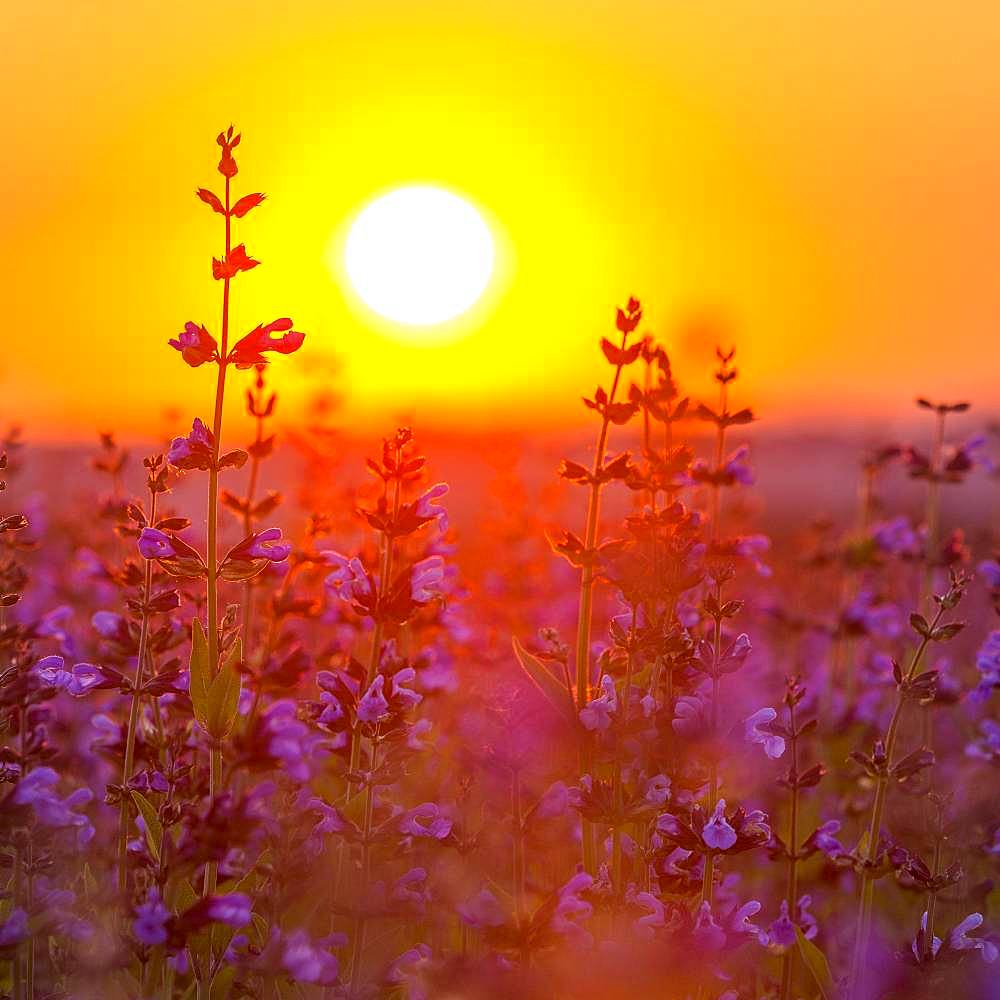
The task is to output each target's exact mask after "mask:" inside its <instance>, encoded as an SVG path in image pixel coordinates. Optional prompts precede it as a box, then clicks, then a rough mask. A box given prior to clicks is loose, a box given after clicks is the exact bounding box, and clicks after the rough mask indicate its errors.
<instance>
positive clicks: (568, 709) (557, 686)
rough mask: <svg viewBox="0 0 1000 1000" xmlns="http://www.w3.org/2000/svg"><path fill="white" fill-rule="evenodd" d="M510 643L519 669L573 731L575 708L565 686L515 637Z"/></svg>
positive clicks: (574, 726) (575, 720) (575, 721)
mask: <svg viewBox="0 0 1000 1000" xmlns="http://www.w3.org/2000/svg"><path fill="white" fill-rule="evenodd" d="M512 642H513V644H514V655H515V656H516V657H517V660H518V663H520V664H521V668H522V669H523V670H524V672H525V673H526V674H527V675H528V677H530V678H531V680H532V681H534V683H535V686H536V687H537V688H538V690H539V691H541V692H542V694H543V695H545V698H546V700H547V701H548V702H549V704H551V705H552V707H553V708H554V709H555V710H556V711H557V712H558V713H559V714H560V715H561V716H562V717H563V719H564V720H565V721H566V722H568V723H569V724H570V726H572V727H573V728H574V729H575V728H576V726H577V724H578V720H577V716H576V706H575V705H574V704H573V697H572V695H571V694H570V693H569V691H568V690H567V688H566V685H565V684H563V682H562V681H560V680H559V679H558V678H557V677H556V676H555V674H553V673H552V671H551V670H549V668H548V667H547V666H545V664H544V663H543V662H542V661H541V660H540V659H538V657H537V656H533V655H532V654H531V653H529V652H528V651H527V650H526V649H525V648H524V646H522V645H521V643H520V642H519V641H518V639H517V636H514V638H513V640H512Z"/></svg>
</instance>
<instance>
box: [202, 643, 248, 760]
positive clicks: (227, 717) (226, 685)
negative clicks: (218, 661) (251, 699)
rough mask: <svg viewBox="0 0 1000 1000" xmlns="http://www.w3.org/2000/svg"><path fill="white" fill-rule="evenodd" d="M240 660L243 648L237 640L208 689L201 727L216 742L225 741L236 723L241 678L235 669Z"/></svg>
mask: <svg viewBox="0 0 1000 1000" xmlns="http://www.w3.org/2000/svg"><path fill="white" fill-rule="evenodd" d="M242 658H243V647H242V644H241V643H240V640H239V639H237V640H236V642H234V643H233V647H232V649H230V650H229V655H228V656H226V659H225V660H224V661H223V664H222V667H221V668H220V670H219V672H218V673H217V674H216V675H215V678H214V680H213V681H212V683H211V685H210V686H209V689H208V695H207V698H206V706H205V722H204V724H203V725H204V727H205V729H206V730H207V731H208V733H209V735H210V736H213V737H214V738H215V739H217V740H221V739H225V738H226V737H227V736H228V735H229V734H230V732H232V728H233V725H234V724H235V722H236V715H237V711H238V709H239V702H240V690H241V688H242V687H243V676H242V674H240V672H239V670H238V669H237V667H238V666H239V664H240V660H241V659H242Z"/></svg>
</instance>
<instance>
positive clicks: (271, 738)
mask: <svg viewBox="0 0 1000 1000" xmlns="http://www.w3.org/2000/svg"><path fill="white" fill-rule="evenodd" d="M296 713H297V709H296V706H295V702H293V701H291V700H288V699H282V700H280V701H276V702H274V704H273V705H271V706H270V707H269V708H268V709H267V711H266V712H265V713H264V715H263V717H262V719H261V724H262V728H263V731H264V734H265V736H266V740H267V752H268V753H269V754H270V755H271V756H272V757H274V758H275V759H276V760H280V761H281V762H282V763H283V764H284V766H285V770H286V771H287V772H288V774H289V776H290V777H291V778H293V779H294V780H295V781H308V780H309V778H310V777H311V774H312V770H311V768H310V764H311V763H313V762H314V761H315V760H316V759H317V758H318V757H319V753H318V751H319V749H320V748H321V745H322V743H323V739H322V737H321V736H320V735H319V734H318V733H315V732H313V731H312V730H310V728H309V727H308V726H307V725H306V724H305V723H304V722H301V721H300V720H299V719H298V718H297V717H296Z"/></svg>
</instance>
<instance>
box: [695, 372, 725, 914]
mask: <svg viewBox="0 0 1000 1000" xmlns="http://www.w3.org/2000/svg"><path fill="white" fill-rule="evenodd" d="M727 396H728V394H727V391H726V383H725V382H722V383H721V385H720V388H719V416H720V417H722V416H725V413H726V407H727V405H728V398H727ZM725 452H726V428H725V426H724V425H723V424H722V423H719V424H718V425H717V429H716V435H715V472H716V477H715V480H714V481H713V483H712V534H711V541H712V543H713V544H715V543H717V542H718V541H719V538H720V536H721V533H722V525H721V518H722V490H721V488H720V486H719V482H718V473H719V472H720V471H721V470H722V460H723V457H724V456H725ZM715 599H716V603H717V604H718V605H719V606H720V607H721V605H722V584H721V583H720V584H719V585H718V586H717V587H716V590H715ZM712 646H713V650H712V660H713V673H712V738H713V740H714V739H715V737H716V734H717V731H718V728H719V662H720V660H721V659H722V619H721V618H720V617H719V616H718V615H716V616H715V627H714V630H713V642H712ZM708 799H709V808H710V810H712V809H715V804H716V802H718V801H719V765H718V762H717V761H716V759H715V754H714V752H713V755H712V761H711V764H710V766H709V772H708ZM714 891H715V853H714V852H711V853H709V854H707V855H706V856H705V871H704V875H703V877H702V881H701V900H702V902H703V903H704V902H707V903H708V905H709V906H711V905H712V897H713V894H714Z"/></svg>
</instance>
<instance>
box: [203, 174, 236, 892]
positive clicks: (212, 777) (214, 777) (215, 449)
mask: <svg viewBox="0 0 1000 1000" xmlns="http://www.w3.org/2000/svg"><path fill="white" fill-rule="evenodd" d="M229 186H230V178H228V177H227V178H226V259H227V260H228V258H229V252H230V249H231V246H230V243H231V219H230V215H229ZM229 282H230V278H228V277H226V278H223V279H222V336H221V341H220V344H219V375H218V378H217V380H216V383H215V414H214V416H213V419H212V435H213V443H212V464H211V466H210V468H209V470H208V543H207V547H208V552H207V564H208V662H209V665H210V669H211V671H212V674H213V676H214V674H215V672H216V671H217V670H218V669H219V583H218V575H219V553H218V525H219V449H220V445H221V438H222V406H223V402H224V401H225V397H226V369H227V367H228V359H227V357H226V355H227V354H228V353H229ZM221 774H222V746H221V745H219V744H215V745H213V746H212V749H211V762H210V765H209V801H210V802H214V801H215V796H216V795H217V794H218V792H219V788H218V787H217V782H218V780H219V778H220V777H221ZM218 872H219V869H218V865H217V864H216V863H215V862H214V861H209V862H208V863H207V864H206V865H205V884H204V895H206V896H209V895H211V894H212V893H213V892H215V889H216V885H217V883H218Z"/></svg>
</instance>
